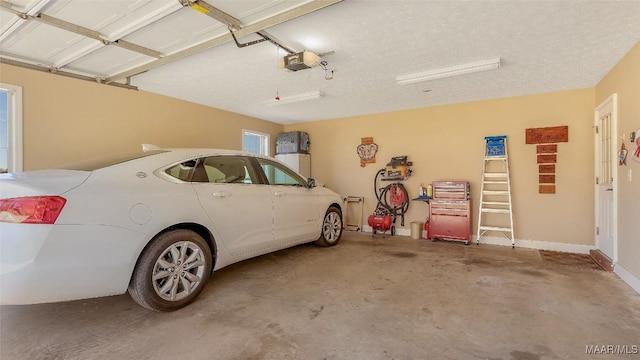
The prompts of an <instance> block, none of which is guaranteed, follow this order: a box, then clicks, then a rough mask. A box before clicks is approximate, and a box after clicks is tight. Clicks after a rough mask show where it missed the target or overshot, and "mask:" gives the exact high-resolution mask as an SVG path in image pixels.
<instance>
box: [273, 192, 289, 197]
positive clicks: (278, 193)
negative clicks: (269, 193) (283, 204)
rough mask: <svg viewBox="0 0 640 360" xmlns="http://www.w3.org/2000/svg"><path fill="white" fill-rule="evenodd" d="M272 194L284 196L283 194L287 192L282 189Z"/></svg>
mask: <svg viewBox="0 0 640 360" xmlns="http://www.w3.org/2000/svg"><path fill="white" fill-rule="evenodd" d="M273 195H275V196H285V195H287V193H286V192H284V191H274V192H273Z"/></svg>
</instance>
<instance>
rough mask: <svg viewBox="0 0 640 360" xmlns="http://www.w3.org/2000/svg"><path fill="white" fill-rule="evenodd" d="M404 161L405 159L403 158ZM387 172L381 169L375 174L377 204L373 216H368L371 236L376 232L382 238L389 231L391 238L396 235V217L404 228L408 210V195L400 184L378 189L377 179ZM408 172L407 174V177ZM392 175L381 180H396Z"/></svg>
mask: <svg viewBox="0 0 640 360" xmlns="http://www.w3.org/2000/svg"><path fill="white" fill-rule="evenodd" d="M403 158H404V159H405V160H406V157H403ZM388 173H389V172H388V170H387V169H381V170H380V171H378V173H377V174H376V177H375V179H374V191H375V194H376V198H377V199H378V204H377V205H376V209H375V211H374V212H373V215H369V218H368V223H369V226H371V236H375V234H376V233H377V232H382V237H384V235H385V233H386V232H387V231H388V230H390V232H391V236H393V235H395V233H396V227H395V225H394V224H395V223H396V216H400V220H401V225H402V226H404V214H405V213H406V212H407V209H408V208H409V194H408V193H407V189H406V188H405V187H404V186H403V185H402V183H398V182H396V183H392V184H389V185H387V186H385V187H381V188H379V187H378V178H379V177H380V176H381V175H387V174H388ZM408 174H409V172H407V176H408ZM395 176H396V174H393V177H389V176H388V177H386V178H384V179H383V180H386V181H389V180H398V178H397V177H395Z"/></svg>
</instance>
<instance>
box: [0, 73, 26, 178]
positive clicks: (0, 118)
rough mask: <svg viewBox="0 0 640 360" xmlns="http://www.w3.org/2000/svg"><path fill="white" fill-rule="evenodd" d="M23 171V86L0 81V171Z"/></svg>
mask: <svg viewBox="0 0 640 360" xmlns="http://www.w3.org/2000/svg"><path fill="white" fill-rule="evenodd" d="M19 171H22V87H21V86H16V85H10V84H5V83H0V173H5V172H19Z"/></svg>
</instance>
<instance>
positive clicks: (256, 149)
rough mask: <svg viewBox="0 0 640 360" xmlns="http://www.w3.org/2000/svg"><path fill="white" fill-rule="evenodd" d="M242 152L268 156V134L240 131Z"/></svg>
mask: <svg viewBox="0 0 640 360" xmlns="http://www.w3.org/2000/svg"><path fill="white" fill-rule="evenodd" d="M242 151H246V152H249V153H252V154H260V155H266V156H269V134H264V133H260V132H257V131H252V130H242Z"/></svg>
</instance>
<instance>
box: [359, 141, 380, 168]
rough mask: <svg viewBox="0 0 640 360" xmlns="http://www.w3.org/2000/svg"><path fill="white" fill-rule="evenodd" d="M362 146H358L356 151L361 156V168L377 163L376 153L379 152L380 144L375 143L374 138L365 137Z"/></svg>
mask: <svg viewBox="0 0 640 360" xmlns="http://www.w3.org/2000/svg"><path fill="white" fill-rule="evenodd" d="M361 140H362V144H360V145H358V147H357V148H356V151H357V152H358V156H360V166H361V167H364V166H365V165H367V164H373V163H375V162H376V152H378V144H376V143H374V142H373V138H372V137H363V138H362V139H361Z"/></svg>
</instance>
